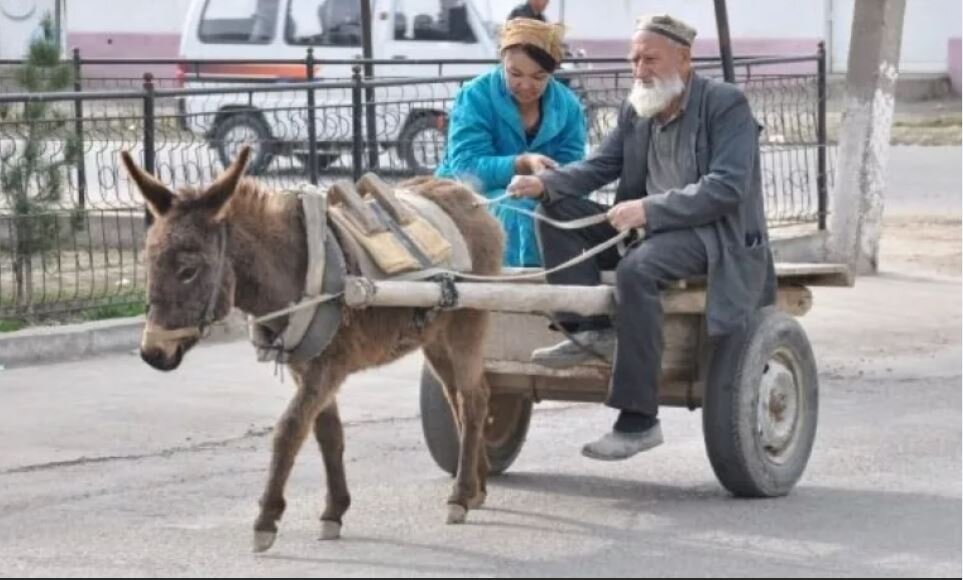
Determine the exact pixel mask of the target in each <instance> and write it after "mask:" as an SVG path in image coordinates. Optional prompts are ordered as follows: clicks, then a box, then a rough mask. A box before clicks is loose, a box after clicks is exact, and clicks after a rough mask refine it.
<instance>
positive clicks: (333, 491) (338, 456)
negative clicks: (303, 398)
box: [314, 401, 351, 540]
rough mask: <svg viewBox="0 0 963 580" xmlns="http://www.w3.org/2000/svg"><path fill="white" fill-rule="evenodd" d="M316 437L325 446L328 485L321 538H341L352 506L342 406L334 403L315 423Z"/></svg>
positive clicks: (332, 402) (322, 412)
mask: <svg viewBox="0 0 963 580" xmlns="http://www.w3.org/2000/svg"><path fill="white" fill-rule="evenodd" d="M314 436H315V438H316V439H317V440H318V444H319V445H320V446H321V454H322V456H323V457H324V471H325V476H326V481H327V485H328V494H327V497H326V498H325V505H324V512H323V513H322V514H321V539H322V540H335V539H337V538H339V537H341V518H342V517H343V516H344V513H345V512H346V511H348V506H350V505H351V495H350V493H348V482H347V480H346V478H345V474H344V428H343V426H342V425H341V416H340V415H339V413H338V404H337V402H335V401H331V403H330V404H329V405H328V406H327V407H325V408H324V410H323V411H321V413H320V414H318V418H317V419H315V420H314Z"/></svg>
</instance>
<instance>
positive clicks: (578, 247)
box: [536, 197, 708, 416]
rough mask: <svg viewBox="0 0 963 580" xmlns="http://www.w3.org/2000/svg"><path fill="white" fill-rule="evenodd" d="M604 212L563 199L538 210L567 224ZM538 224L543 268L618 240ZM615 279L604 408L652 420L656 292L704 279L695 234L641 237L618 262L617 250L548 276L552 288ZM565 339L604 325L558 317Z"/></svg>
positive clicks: (657, 353)
mask: <svg viewBox="0 0 963 580" xmlns="http://www.w3.org/2000/svg"><path fill="white" fill-rule="evenodd" d="M608 209H609V208H608V207H606V206H604V205H601V204H598V203H595V202H593V201H591V200H589V199H585V198H576V197H572V198H564V199H561V200H558V201H552V202H548V203H544V204H542V205H541V206H539V211H540V212H542V213H543V214H545V215H546V216H548V217H551V218H553V219H556V220H572V219H577V218H581V217H586V216H589V215H595V214H597V213H599V212H604V211H607V210H608ZM536 223H537V224H538V237H539V244H540V246H541V250H542V258H543V261H544V264H545V268H546V269H548V268H553V267H555V266H557V265H559V264H561V263H563V262H565V261H566V260H569V259H571V258H572V257H574V256H577V255H578V254H580V253H582V252H583V251H585V250H587V249H589V248H591V247H593V246H595V245H597V244H599V243H601V242H603V241H605V240H607V239H610V238H611V237H612V236H614V235H616V234H617V233H618V232H617V231H616V230H615V228H613V227H612V226H611V225H609V224H608V223H603V224H599V225H596V226H592V227H588V228H583V229H580V230H560V229H558V228H555V227H552V226H550V225H548V224H546V223H544V222H540V221H539V222H536ZM611 269H615V271H616V285H615V289H616V299H617V303H618V306H617V309H616V315H615V317H614V325H615V329H616V335H617V338H618V346H617V347H616V353H615V361H614V363H613V368H612V383H611V386H610V389H609V398H608V400H607V401H606V404H607V405H608V406H610V407H614V408H616V409H622V410H627V411H635V412H638V413H645V414H646V415H650V416H656V415H657V414H658V410H659V393H658V389H659V378H660V376H661V372H662V350H663V346H664V345H663V334H662V322H663V312H662V299H661V294H662V289H663V287H664V285H665V284H666V283H667V282H672V281H676V280H681V279H685V278H692V277H696V276H704V275H706V273H707V272H708V260H707V257H706V250H705V246H704V245H703V243H702V241H701V240H700V239H699V237H698V235H697V234H696V233H695V230H691V229H685V230H673V231H669V232H664V233H660V234H655V235H652V236H649V237H647V238H646V239H645V240H644V241H642V242H641V243H636V244H635V245H633V246H632V247H631V249H630V250H629V251H628V252H627V253H626V254H625V256H620V255H619V253H618V251H617V250H616V249H615V248H612V249H610V250H607V251H606V252H603V253H601V254H599V255H598V256H596V257H595V258H594V259H590V260H586V261H585V262H582V263H580V264H578V265H576V266H573V267H571V268H567V269H565V270H562V271H561V272H557V273H555V274H551V275H550V276H549V282H550V283H552V284H571V285H583V286H593V285H597V284H599V282H600V281H601V272H602V270H611ZM556 317H557V319H558V320H559V322H560V323H561V324H563V325H564V326H565V327H566V328H567V329H568V330H570V331H580V330H589V329H598V328H604V327H607V326H609V325H610V324H611V322H610V321H609V319H608V317H605V316H594V317H582V316H579V315H576V314H573V313H566V312H558V313H556Z"/></svg>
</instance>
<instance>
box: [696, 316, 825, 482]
mask: <svg viewBox="0 0 963 580" xmlns="http://www.w3.org/2000/svg"><path fill="white" fill-rule="evenodd" d="M818 403H819V385H818V377H817V375H816V361H815V359H814V357H813V352H812V348H811V347H810V345H809V340H808V339H807V338H806V333H805V332H804V331H803V329H802V326H800V325H799V323H798V322H797V321H796V320H795V319H794V318H793V317H792V316H790V315H788V314H786V313H784V312H782V311H780V310H778V309H777V308H775V307H767V308H763V309H762V310H759V311H758V312H756V314H755V315H754V316H753V318H752V320H751V322H750V323H749V325H748V326H747V328H746V329H745V330H744V331H743V332H740V333H736V334H733V335H731V336H728V337H726V338H724V339H722V340H721V341H720V343H719V344H718V345H717V346H716V349H715V352H714V353H713V356H712V362H711V364H710V367H709V377H708V384H707V388H706V394H705V401H704V408H703V412H702V430H703V435H704V437H705V442H706V450H707V452H708V455H709V461H710V462H711V463H712V468H713V470H714V471H715V473H716V477H718V478H719V481H720V482H721V483H722V485H723V486H724V487H725V488H726V489H728V490H729V491H730V492H732V493H733V494H734V495H737V496H743V497H775V496H782V495H786V494H787V493H789V492H790V490H792V488H793V486H794V485H795V484H796V482H797V481H798V480H799V478H800V477H801V476H802V473H803V471H804V470H805V469H806V463H807V462H808V461H809V454H810V452H811V451H812V446H813V440H814V439H815V436H816V419H817V416H818V411H819V409H818V406H819V405H818Z"/></svg>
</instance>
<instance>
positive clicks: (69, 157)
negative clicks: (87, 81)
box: [0, 14, 82, 305]
mask: <svg viewBox="0 0 963 580" xmlns="http://www.w3.org/2000/svg"><path fill="white" fill-rule="evenodd" d="M15 78H16V82H17V83H18V84H19V85H20V86H21V87H22V88H23V89H24V91H26V92H30V93H45V92H59V91H63V90H65V89H68V88H70V87H71V86H72V84H73V71H72V69H71V67H70V65H69V64H66V63H63V62H61V60H60V43H59V41H58V39H57V37H56V34H55V32H54V26H53V22H52V19H51V18H50V15H49V14H47V15H46V16H45V17H44V19H43V22H42V24H41V28H40V30H38V34H37V35H35V37H34V38H33V39H32V40H31V42H30V47H29V50H28V52H27V58H26V60H25V62H24V64H23V65H22V66H21V67H20V68H19V69H17V71H16V75H15ZM4 124H5V125H7V126H10V127H18V128H19V129H18V130H17V135H16V136H15V137H14V138H13V139H12V140H9V141H8V142H12V144H13V146H12V147H10V148H9V150H7V151H3V150H0V195H3V196H4V198H5V199H4V201H5V202H6V206H7V207H8V208H9V210H11V211H12V212H13V217H12V219H13V228H12V232H13V239H12V242H11V247H12V251H13V269H14V276H15V278H16V285H17V287H16V297H15V300H16V304H17V305H25V304H26V303H27V300H28V298H29V297H30V296H31V294H32V291H33V283H32V271H33V269H32V257H33V256H34V255H36V254H38V253H41V252H48V251H50V250H51V249H52V248H54V247H56V242H57V239H58V237H59V231H58V230H59V228H58V218H59V216H58V213H57V212H56V209H57V207H56V206H57V205H58V204H59V202H60V201H61V199H62V197H63V193H64V189H65V180H66V175H67V171H68V170H69V168H70V167H72V166H73V165H74V164H75V163H76V161H77V159H78V158H79V156H80V155H81V154H82V152H81V147H80V144H79V141H78V140H77V138H76V135H75V134H74V133H72V132H71V131H69V130H67V124H66V119H65V116H64V114H63V113H62V112H60V111H59V110H57V108H56V106H55V105H53V104H51V103H49V102H41V101H37V102H32V101H27V102H24V103H23V110H22V112H21V113H20V114H19V115H17V114H14V115H12V116H11V115H10V114H9V113H8V115H7V119H6V120H5V122H4ZM5 137H6V136H5ZM75 223H76V220H71V224H72V225H73V224H75Z"/></svg>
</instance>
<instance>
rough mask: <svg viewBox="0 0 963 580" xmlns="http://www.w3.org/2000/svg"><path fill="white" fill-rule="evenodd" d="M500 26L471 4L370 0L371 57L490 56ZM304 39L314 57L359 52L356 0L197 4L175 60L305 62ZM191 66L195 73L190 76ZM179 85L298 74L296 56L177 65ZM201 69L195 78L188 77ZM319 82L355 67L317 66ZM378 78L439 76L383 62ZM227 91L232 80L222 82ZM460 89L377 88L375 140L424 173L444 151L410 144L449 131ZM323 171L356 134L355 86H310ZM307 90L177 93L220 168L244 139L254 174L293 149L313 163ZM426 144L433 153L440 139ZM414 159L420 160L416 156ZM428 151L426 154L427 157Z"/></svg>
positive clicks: (466, 69) (471, 70) (463, 68)
mask: <svg viewBox="0 0 963 580" xmlns="http://www.w3.org/2000/svg"><path fill="white" fill-rule="evenodd" d="M494 33H495V27H494V26H493V25H492V24H491V23H489V22H487V21H485V20H484V19H483V18H482V15H481V13H480V12H479V11H478V10H477V8H476V6H475V4H474V3H473V2H472V1H471V0H372V45H373V49H374V54H373V56H374V58H376V59H385V60H396V61H399V62H400V61H403V60H406V59H411V60H414V59H439V58H446V59H454V58H465V59H493V58H495V57H496V56H497V41H496V40H495V37H494ZM308 47H311V48H313V50H314V57H315V59H317V60H320V61H324V60H336V59H355V58H361V9H360V2H359V1H358V0H193V2H192V4H191V6H190V9H189V11H188V16H187V20H186V24H185V28H184V31H183V34H182V37H181V58H183V59H184V60H186V61H190V60H195V59H231V60H238V61H258V60H267V59H304V58H305V54H306V50H307V48H308ZM489 68H490V65H485V64H478V65H460V66H448V65H446V66H445V67H444V70H443V73H444V75H446V76H453V75H474V74H478V73H480V72H482V71H484V70H487V69H489ZM188 72H190V73H191V74H186V73H188ZM181 73H182V75H183V76H182V78H183V80H184V85H185V86H186V87H193V86H205V87H210V86H212V82H214V83H217V84H218V85H219V84H220V83H218V79H221V78H224V80H225V81H226V79H227V78H230V79H232V80H237V79H239V78H243V79H258V78H261V79H263V78H268V79H273V80H278V81H284V80H288V81H292V80H304V79H305V78H306V77H307V73H306V69H305V66H304V65H303V64H297V63H292V64H269V63H260V64H259V63H257V62H247V63H244V62H237V63H227V64H213V63H209V64H201V65H200V66H199V67H197V68H194V67H191V70H190V71H188V70H187V69H186V67H182V69H181ZM195 74H197V75H199V77H200V79H201V80H200V81H198V77H197V76H194V75H195ZM314 76H315V78H316V79H321V80H345V81H346V80H348V79H350V76H351V66H350V65H334V64H324V63H321V64H319V65H317V66H316V67H315V69H314ZM375 76H376V77H377V78H379V79H382V78H386V77H420V78H437V76H438V67H437V65H424V66H422V65H404V64H398V65H397V66H396V65H379V66H377V67H376V69H375ZM223 86H224V87H230V86H231V85H230V84H228V83H226V82H225V83H224V85H223ZM457 90H458V87H457V85H455V86H445V85H443V84H441V83H434V84H425V85H412V86H404V87H387V88H379V89H377V91H376V101H377V102H378V103H379V107H381V106H382V104H384V107H389V108H390V110H388V109H387V108H385V109H382V108H379V110H378V114H377V115H376V117H377V119H378V121H377V127H376V131H377V134H378V139H379V144H380V147H381V148H382V149H384V148H394V149H395V150H396V151H397V154H398V156H399V157H400V158H401V159H402V160H404V162H405V164H406V165H407V166H408V168H409V169H412V170H415V171H417V172H422V173H423V172H427V171H430V170H431V169H433V166H434V165H435V164H436V163H437V162H438V159H437V157H438V155H439V151H437V150H434V151H427V150H426V149H425V147H424V146H416V145H415V144H416V143H418V142H419V138H421V139H422V142H424V138H425V137H426V136H424V135H422V137H419V133H420V132H430V133H431V132H433V133H434V134H432V135H427V138H428V139H434V140H435V141H436V142H441V141H443V135H441V141H439V140H438V135H437V134H438V133H441V132H443V131H444V124H445V119H446V110H445V109H446V107H447V102H446V101H447V100H448V99H451V98H452V97H454V94H455V92H456V91H457ZM315 99H316V105H317V109H316V113H315V122H316V127H317V140H318V143H319V146H318V147H319V149H318V151H319V154H318V157H317V159H316V162H317V163H318V165H319V167H322V168H323V167H325V166H327V165H329V164H331V163H333V162H334V161H335V160H337V159H339V158H340V156H341V155H342V153H344V152H346V151H347V150H349V149H350V145H351V138H352V119H353V115H352V109H351V92H350V91H349V90H318V91H316V92H315ZM306 105H307V96H306V92H305V91H293V92H292V91H286V92H283V93H278V92H274V93H252V94H249V93H242V94H228V93H226V94H218V95H198V96H190V97H186V98H185V99H184V102H183V104H182V106H183V108H184V113H185V114H186V116H185V120H186V125H187V126H188V127H189V128H190V129H191V130H192V131H194V132H196V133H198V134H202V135H204V136H205V138H206V139H207V140H208V142H209V143H210V144H211V145H212V147H214V148H215V149H216V150H217V151H218V154H219V156H220V158H221V160H222V162H225V164H226V163H227V162H228V161H229V160H230V159H232V158H233V155H234V153H235V151H236V149H237V147H239V146H240V144H242V143H248V144H251V145H252V146H253V147H254V149H255V151H256V154H255V156H254V157H253V159H252V163H251V169H252V171H253V172H255V173H258V172H263V171H264V170H266V169H267V168H268V167H269V165H270V164H271V161H272V159H273V158H274V157H276V156H278V155H291V156H294V157H296V158H298V159H299V160H300V161H301V162H302V163H304V164H307V163H310V160H309V159H308V144H307V122H306ZM433 149H438V147H435V148H433ZM419 156H420V157H421V158H419ZM425 157H427V158H425Z"/></svg>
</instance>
